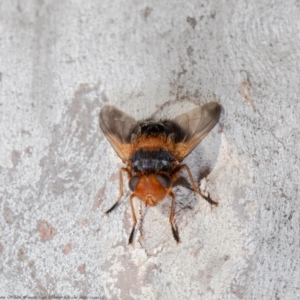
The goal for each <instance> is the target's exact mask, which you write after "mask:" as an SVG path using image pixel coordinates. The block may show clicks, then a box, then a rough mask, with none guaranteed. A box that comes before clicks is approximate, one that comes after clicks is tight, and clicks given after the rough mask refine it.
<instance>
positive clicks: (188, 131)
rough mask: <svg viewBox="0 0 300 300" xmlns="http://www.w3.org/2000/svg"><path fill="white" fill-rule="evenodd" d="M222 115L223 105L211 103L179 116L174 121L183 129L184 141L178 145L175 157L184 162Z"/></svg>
mask: <svg viewBox="0 0 300 300" xmlns="http://www.w3.org/2000/svg"><path fill="white" fill-rule="evenodd" d="M220 114H221V105H219V104H218V103H217V102H209V103H206V104H204V105H203V106H201V107H197V108H195V109H192V110H191V111H189V112H187V113H185V114H182V115H179V116H178V117H176V118H175V119H174V120H173V121H174V122H175V123H176V124H178V125H179V127H180V128H181V129H182V132H183V133H184V134H183V137H182V140H181V141H180V142H179V143H177V144H176V151H175V155H176V157H177V159H178V160H179V161H182V160H183V159H184V158H185V157H186V156H187V155H188V154H189V153H190V152H191V151H192V150H193V149H194V148H195V147H196V146H197V145H198V144H199V143H200V142H201V141H202V140H203V139H204V138H205V137H206V135H207V134H208V133H209V132H210V131H211V130H212V129H213V128H214V126H215V125H216V124H217V123H218V121H219V118H220Z"/></svg>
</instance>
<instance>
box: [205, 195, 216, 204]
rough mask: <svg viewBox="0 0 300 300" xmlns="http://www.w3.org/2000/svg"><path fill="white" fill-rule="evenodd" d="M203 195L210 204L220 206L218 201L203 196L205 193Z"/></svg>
mask: <svg viewBox="0 0 300 300" xmlns="http://www.w3.org/2000/svg"><path fill="white" fill-rule="evenodd" d="M202 197H203V198H204V199H205V200H206V201H207V202H208V203H209V204H211V205H214V206H218V202H215V201H213V200H212V199H211V198H210V197H209V196H208V197H206V196H203V195H202Z"/></svg>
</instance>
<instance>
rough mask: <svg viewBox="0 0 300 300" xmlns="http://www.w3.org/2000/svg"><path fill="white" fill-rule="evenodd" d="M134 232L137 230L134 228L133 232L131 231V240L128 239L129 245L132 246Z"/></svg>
mask: <svg viewBox="0 0 300 300" xmlns="http://www.w3.org/2000/svg"><path fill="white" fill-rule="evenodd" d="M134 232H135V228H134V227H133V228H132V230H131V233H130V236H129V239H128V244H129V245H130V244H132V242H133V237H134Z"/></svg>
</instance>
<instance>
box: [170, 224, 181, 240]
mask: <svg viewBox="0 0 300 300" xmlns="http://www.w3.org/2000/svg"><path fill="white" fill-rule="evenodd" d="M172 233H173V237H174V239H175V241H176V242H177V244H178V243H180V238H179V233H178V230H177V226H176V228H175V227H174V225H172Z"/></svg>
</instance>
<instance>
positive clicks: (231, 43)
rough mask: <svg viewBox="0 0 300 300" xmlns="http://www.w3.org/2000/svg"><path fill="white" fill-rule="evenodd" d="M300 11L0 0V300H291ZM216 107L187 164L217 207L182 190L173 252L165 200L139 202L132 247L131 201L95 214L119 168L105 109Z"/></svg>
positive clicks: (295, 279)
mask: <svg viewBox="0 0 300 300" xmlns="http://www.w3.org/2000/svg"><path fill="white" fill-rule="evenodd" d="M299 16H300V5H299V2H297V1H291V0H288V1H284V2H283V1H279V0H277V1H258V0H254V1H232V0H229V1H188V2H187V1H182V0H180V1H136V0H135V1H120V0H113V1H111V0H109V1H108V0H104V1H92V0H85V1H83V0H77V1H75V0H74V1H54V0H45V1H42V0H36V1H34V0H32V1H16V0H2V1H1V2H0V49H1V50H0V51H1V52H0V74H1V77H0V78H1V82H0V91H1V94H0V97H1V99H0V103H1V104H0V105H1V106H0V112H1V114H0V118H1V127H0V138H1V146H0V147H1V148H0V166H1V171H0V176H1V186H0V201H1V202H0V207H1V214H0V228H1V236H0V296H2V297H12V296H14V295H15V296H26V295H27V296H36V297H42V296H49V297H50V298H51V297H54V296H56V297H59V296H65V297H67V296H68V297H73V296H74V297H79V296H85V297H89V298H91V297H96V298H97V297H98V299H299V298H300V245H299V237H300V235H299V228H300V227H299V225H300V224H299V222H300V221H299V220H300V216H299V171H300V168H299V149H300V130H299V119H300V104H299V94H300V84H299V82H300V75H299V74H300V64H299V61H300V34H299V32H300V18H299ZM211 99H216V100H217V101H218V102H219V103H221V104H222V106H223V112H222V116H221V121H220V124H219V125H218V126H217V127H216V128H215V129H214V130H213V131H212V132H211V133H210V135H209V136H207V138H206V139H205V140H204V141H203V143H201V145H200V146H199V147H197V149H196V150H195V151H194V152H193V153H192V154H191V156H189V157H188V158H187V160H186V163H187V164H189V165H190V166H192V172H193V174H194V176H195V178H196V179H197V183H198V184H199V185H200V186H201V188H202V189H203V190H206V191H209V192H210V194H211V196H212V197H213V199H215V200H217V201H219V203H220V204H219V207H217V208H214V209H211V208H210V206H209V205H208V204H207V203H206V202H205V201H204V200H203V199H201V198H200V197H198V196H197V195H195V194H194V193H193V192H192V191H190V190H189V189H186V188H185V187H182V186H177V187H176V188H175V189H174V191H175V194H176V220H177V224H178V227H179V233H180V237H181V240H182V243H181V244H179V245H176V243H175V242H174V240H173V238H172V234H171V229H170V226H169V222H168V214H169V209H170V201H169V200H168V199H166V200H165V201H164V202H163V203H162V204H161V205H159V206H157V207H155V208H148V209H146V210H145V208H144V207H143V206H142V205H141V203H140V202H139V201H138V200H135V206H136V209H137V212H138V215H139V219H141V218H142V222H140V223H139V230H138V232H137V234H136V237H135V241H134V244H133V245H132V246H127V239H128V235H129V233H130V230H131V225H132V220H131V215H130V206H129V202H128V199H126V197H125V198H124V199H123V201H122V205H120V207H118V209H117V210H116V211H114V212H113V213H111V215H110V216H109V217H106V216H105V215H104V212H105V210H106V209H108V208H109V207H110V206H111V205H112V204H113V203H114V201H115V200H116V198H117V197H118V186H119V182H118V171H119V168H120V167H121V166H122V164H121V161H120V159H119V158H118V157H117V155H116V154H115V153H114V151H113V149H112V148H111V147H110V145H109V143H108V142H107V140H106V139H105V138H104V137H103V135H102V133H101V132H100V130H99V128H98V119H97V118H98V113H99V111H100V109H101V107H102V106H103V105H105V104H111V105H115V106H116V107H118V108H119V109H122V110H124V111H126V112H127V113H130V114H131V115H132V116H134V117H135V118H145V117H147V116H149V115H151V114H152V113H154V112H156V111H157V110H159V108H160V107H162V109H165V112H166V113H168V109H169V111H170V113H171V112H174V113H179V112H181V111H183V110H184V109H186V108H187V106H188V104H187V103H190V102H192V103H196V104H202V103H205V102H208V101H210V100H211ZM187 100H189V101H190V102H187ZM165 103H167V105H164V104H165ZM169 104H170V108H168V109H167V110H166V107H168V105H169ZM182 175H183V176H186V175H185V174H182ZM201 179H202V180H201ZM183 182H184V180H183ZM128 193H129V191H128V189H127V195H128Z"/></svg>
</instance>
